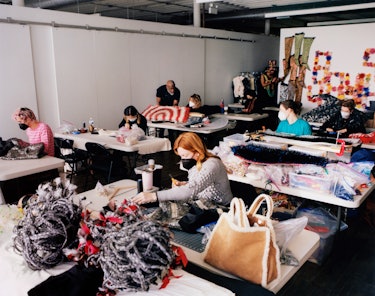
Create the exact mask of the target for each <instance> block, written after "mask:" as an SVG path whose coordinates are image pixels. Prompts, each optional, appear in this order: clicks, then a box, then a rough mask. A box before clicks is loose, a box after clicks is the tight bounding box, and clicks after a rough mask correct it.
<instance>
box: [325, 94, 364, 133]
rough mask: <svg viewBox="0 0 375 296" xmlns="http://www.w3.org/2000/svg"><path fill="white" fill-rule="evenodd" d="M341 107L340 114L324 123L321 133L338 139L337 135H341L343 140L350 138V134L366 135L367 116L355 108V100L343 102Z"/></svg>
mask: <svg viewBox="0 0 375 296" xmlns="http://www.w3.org/2000/svg"><path fill="white" fill-rule="evenodd" d="M340 105H341V109H340V112H337V113H336V114H334V115H333V116H332V117H331V118H330V119H328V120H327V121H326V122H324V123H323V125H322V126H321V127H320V133H325V134H328V136H333V137H337V133H339V136H340V137H343V138H346V137H348V136H349V135H350V134H355V133H366V128H365V122H366V119H365V115H364V114H363V112H361V111H359V110H357V109H356V108H355V102H354V100H353V99H347V100H342V101H340Z"/></svg>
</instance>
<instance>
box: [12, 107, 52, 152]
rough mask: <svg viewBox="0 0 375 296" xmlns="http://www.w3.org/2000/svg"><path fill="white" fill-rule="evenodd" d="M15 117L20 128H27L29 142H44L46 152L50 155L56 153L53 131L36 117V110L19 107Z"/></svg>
mask: <svg viewBox="0 0 375 296" xmlns="http://www.w3.org/2000/svg"><path fill="white" fill-rule="evenodd" d="M13 119H14V120H15V121H17V122H18V125H19V127H20V129H22V130H25V131H26V134H27V137H28V139H29V144H38V143H43V144H44V152H45V153H46V154H47V155H49V156H54V155H55V146H54V139H53V132H52V130H51V128H50V127H49V125H48V124H46V123H43V122H40V121H38V120H37V119H36V116H35V114H34V112H33V111H32V110H31V109H29V108H26V107H22V108H19V109H17V110H16V111H15V112H14V114H13Z"/></svg>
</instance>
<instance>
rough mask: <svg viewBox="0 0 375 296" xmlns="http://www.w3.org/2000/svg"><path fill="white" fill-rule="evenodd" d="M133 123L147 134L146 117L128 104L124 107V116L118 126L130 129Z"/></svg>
mask: <svg viewBox="0 0 375 296" xmlns="http://www.w3.org/2000/svg"><path fill="white" fill-rule="evenodd" d="M133 124H136V125H137V126H138V127H139V128H141V129H143V131H144V132H145V134H147V119H146V118H145V117H144V116H143V115H142V114H140V113H139V112H138V110H137V109H136V108H135V107H134V106H128V107H126V108H125V109H124V118H123V119H122V121H121V122H120V124H119V125H118V127H119V128H121V127H125V128H126V129H131V127H132V125H133Z"/></svg>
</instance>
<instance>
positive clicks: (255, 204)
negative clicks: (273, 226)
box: [248, 193, 273, 219]
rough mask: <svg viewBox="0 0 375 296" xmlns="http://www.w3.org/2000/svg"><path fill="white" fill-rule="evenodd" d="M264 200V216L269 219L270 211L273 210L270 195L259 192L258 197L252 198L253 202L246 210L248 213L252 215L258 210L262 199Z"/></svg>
mask: <svg viewBox="0 0 375 296" xmlns="http://www.w3.org/2000/svg"><path fill="white" fill-rule="evenodd" d="M264 200H265V201H266V203H267V211H266V215H265V216H266V218H267V219H271V216H272V212H273V200H272V197H271V196H269V195H267V194H264V193H262V194H260V195H258V197H257V198H256V199H255V200H254V202H253V203H252V204H251V207H250V209H249V211H248V215H252V216H254V215H255V214H256V212H257V211H258V210H259V207H260V206H261V204H262V202H263V201H264Z"/></svg>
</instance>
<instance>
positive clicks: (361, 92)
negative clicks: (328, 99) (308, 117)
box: [283, 32, 375, 109]
mask: <svg viewBox="0 0 375 296" xmlns="http://www.w3.org/2000/svg"><path fill="white" fill-rule="evenodd" d="M315 39H316V37H314V36H306V34H305V32H298V33H295V34H293V35H291V36H287V37H285V38H284V40H283V41H284V52H283V55H284V56H283V70H284V71H283V74H284V79H285V83H288V84H289V86H291V85H295V89H294V88H293V87H291V89H292V91H288V99H292V100H294V101H299V102H301V100H302V94H304V95H303V96H304V98H303V100H304V99H305V98H306V99H307V101H308V102H312V103H315V104H319V103H321V102H319V101H318V100H317V99H316V98H317V97H318V96H319V95H332V96H335V97H337V98H338V99H340V100H343V99H347V98H351V99H354V101H355V102H356V105H357V108H359V109H366V108H367V107H368V106H369V105H370V104H369V102H370V101H371V100H374V99H375V48H374V47H365V48H363V50H362V49H360V48H359V49H360V51H359V53H358V54H354V55H353V56H351V57H350V58H351V59H352V60H353V61H354V63H357V64H358V67H359V70H355V71H352V72H351V71H350V69H349V68H348V69H345V63H344V64H343V65H340V68H341V67H343V68H344V69H333V67H332V61H335V64H337V61H336V60H335V54H336V55H337V56H338V57H341V55H342V54H343V52H341V48H340V52H339V51H338V50H337V49H335V51H336V52H334V51H333V50H329V49H328V50H320V49H319V48H318V49H315V48H313V49H312V45H313V43H314V42H315V43H314V46H315V47H317V46H319V47H320V46H326V44H324V45H318V44H316V43H317V42H316V41H314V40H315ZM311 49H312V51H313V52H310V50H311ZM343 50H345V49H343ZM309 57H311V59H310V60H309ZM356 60H358V62H357V61H356ZM307 73H310V74H307ZM286 77H289V80H288V79H286ZM298 87H299V89H298ZM289 88H290V87H289Z"/></svg>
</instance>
